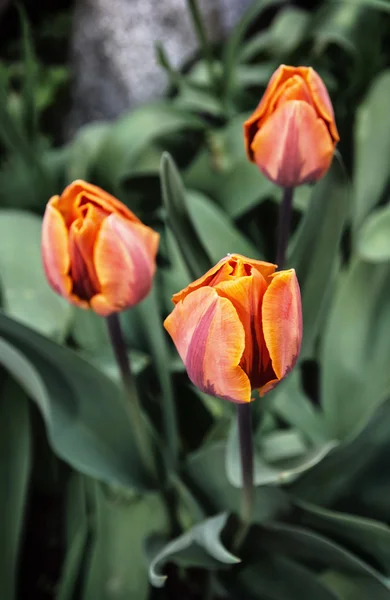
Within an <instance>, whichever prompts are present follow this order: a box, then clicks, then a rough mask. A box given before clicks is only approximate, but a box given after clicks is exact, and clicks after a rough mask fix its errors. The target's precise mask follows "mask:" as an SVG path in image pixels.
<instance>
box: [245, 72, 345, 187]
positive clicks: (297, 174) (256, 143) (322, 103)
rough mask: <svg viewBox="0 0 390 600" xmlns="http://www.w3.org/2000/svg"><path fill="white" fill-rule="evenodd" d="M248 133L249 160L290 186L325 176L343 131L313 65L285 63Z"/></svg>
mask: <svg viewBox="0 0 390 600" xmlns="http://www.w3.org/2000/svg"><path fill="white" fill-rule="evenodd" d="M244 137H245V147H246V152H247V155H248V158H249V160H251V161H252V162H254V163H256V165H257V166H258V168H259V169H260V171H261V172H262V173H263V174H264V175H265V176H266V177H267V178H268V179H270V180H271V181H273V182H274V183H276V184H278V185H280V186H283V187H287V188H291V187H295V186H297V185H300V184H302V183H311V182H314V181H317V180H318V179H320V178H321V177H323V176H324V175H325V173H326V172H327V170H328V169H329V167H330V164H331V162H332V158H333V154H334V151H335V147H336V144H337V142H338V141H339V134H338V132H337V127H336V123H335V119H334V114H333V107H332V103H331V101H330V98H329V95H328V92H327V90H326V87H325V85H324V83H323V81H322V79H321V77H320V76H319V75H318V74H317V73H316V72H315V71H314V70H313V69H312V68H311V67H287V66H286V65H281V66H280V67H279V68H278V69H277V70H276V71H275V73H274V74H273V76H272V77H271V79H270V82H269V84H268V87H267V89H266V91H265V93H264V96H263V97H262V99H261V101H260V104H259V105H258V107H257V108H256V110H255V111H254V113H253V114H252V115H251V116H250V117H249V119H248V120H247V121H246V122H245V123H244Z"/></svg>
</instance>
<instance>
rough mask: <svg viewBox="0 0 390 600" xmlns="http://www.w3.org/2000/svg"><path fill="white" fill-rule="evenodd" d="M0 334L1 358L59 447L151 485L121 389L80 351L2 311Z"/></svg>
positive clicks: (124, 480) (87, 464)
mask: <svg viewBox="0 0 390 600" xmlns="http://www.w3.org/2000/svg"><path fill="white" fill-rule="evenodd" d="M0 336H2V338H4V339H1V338H0V362H1V364H3V366H4V367H5V368H6V369H7V370H8V371H9V372H10V373H11V374H12V375H13V376H14V377H15V379H16V380H17V381H18V382H19V383H20V385H21V386H22V387H23V389H25V391H26V392H27V393H28V394H29V395H30V396H31V398H32V399H33V400H34V401H35V402H36V404H37V406H38V408H39V409H40V411H41V414H42V417H43V419H44V422H45V425H46V430H47V435H48V438H49V441H50V444H51V446H52V448H53V450H54V452H55V453H56V454H57V455H58V456H59V457H60V458H62V459H63V460H65V461H66V462H68V463H69V464H70V465H71V466H72V467H74V468H75V469H76V470H79V471H80V472H82V473H85V474H86V475H91V476H92V477H96V478H97V479H100V480H102V481H106V482H108V483H112V484H119V485H123V486H127V487H135V488H139V489H148V488H150V487H151V486H152V483H151V481H150V478H149V476H148V475H147V473H146V472H145V469H144V467H143V465H141V463H140V458H139V455H138V453H137V450H136V447H135V443H134V440H133V436H132V435H131V426H130V423H129V415H128V412H127V409H126V404H125V399H124V398H123V394H122V391H121V389H120V388H119V387H118V386H116V385H115V383H114V382H113V381H112V380H110V379H109V378H108V377H106V376H105V375H103V374H102V373H100V372H99V371H98V370H97V369H95V368H94V367H93V366H92V365H91V364H89V363H88V362H87V361H85V360H83V359H82V358H81V357H80V356H78V355H77V354H76V353H75V352H73V351H71V350H69V349H67V348H64V347H62V346H59V345H57V344H55V343H54V342H52V341H50V340H48V339H46V338H44V337H42V336H41V335H39V334H38V333H35V332H34V331H33V330H31V329H28V328H27V327H24V326H23V325H20V324H18V323H17V322H16V321H12V320H11V319H9V318H7V317H6V316H5V315H1V314H0Z"/></svg>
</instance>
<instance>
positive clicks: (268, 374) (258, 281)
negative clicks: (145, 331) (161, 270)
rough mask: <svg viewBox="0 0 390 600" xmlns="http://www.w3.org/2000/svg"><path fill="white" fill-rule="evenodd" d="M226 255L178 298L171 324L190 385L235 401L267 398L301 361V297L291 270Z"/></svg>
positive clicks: (167, 320) (169, 317)
mask: <svg viewBox="0 0 390 600" xmlns="http://www.w3.org/2000/svg"><path fill="white" fill-rule="evenodd" d="M275 268H276V267H275V265H272V264H270V263H267V262H262V261H258V260H252V259H249V258H245V257H244V256H240V255H239V254H233V255H228V256H227V257H226V258H224V259H223V260H222V261H220V262H219V263H218V264H217V265H216V266H215V267H213V268H212V269H210V271H208V272H207V273H206V274H205V275H204V276H203V277H201V278H200V279H198V280H197V281H194V283H191V284H190V285H189V286H188V287H187V288H185V289H184V290H182V291H181V292H178V293H177V294H175V295H174V296H173V302H174V304H175V305H176V306H175V308H174V309H173V312H172V313H171V314H170V315H169V316H168V317H167V319H166V320H165V323H164V325H165V328H166V329H167V331H168V333H169V334H170V336H171V337H172V339H173V341H174V343H175V345H176V348H177V350H178V352H179V354H180V357H181V359H182V360H183V362H184V364H185V366H186V369H187V373H188V376H189V378H190V379H191V381H192V382H193V383H194V385H196V386H197V387H198V388H199V389H200V390H202V391H203V392H206V393H207V394H211V395H213V396H218V397H220V398H223V399H225V400H230V401H231V402H236V403H243V402H250V400H251V391H252V390H258V391H259V393H260V395H264V394H265V393H266V392H268V391H269V390H271V389H272V388H273V387H275V385H277V383H278V382H279V381H280V380H281V379H283V377H285V376H286V375H287V373H289V371H290V370H291V369H292V368H293V366H294V365H295V363H296V360H297V357H298V354H299V350H300V346H301V338H302V314H301V297H300V291H299V285H298V281H297V278H296V275H295V271H294V270H293V269H291V270H289V271H279V272H275Z"/></svg>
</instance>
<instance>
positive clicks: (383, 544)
mask: <svg viewBox="0 0 390 600" xmlns="http://www.w3.org/2000/svg"><path fill="white" fill-rule="evenodd" d="M297 505H298V506H299V508H300V509H301V511H302V513H301V515H300V517H299V521H300V523H301V524H302V525H304V526H305V527H306V526H308V527H310V528H312V529H316V530H317V531H319V532H320V533H323V534H325V535H327V536H328V537H333V538H334V539H335V540H337V541H338V542H340V543H343V544H345V545H346V546H348V548H350V549H351V548H353V549H354V550H355V551H356V552H357V553H362V556H365V557H368V556H371V557H372V559H373V560H374V562H375V564H378V565H379V566H380V567H381V569H383V571H384V572H385V573H386V574H387V575H389V572H390V566H389V565H390V528H389V527H388V526H387V525H385V524H384V523H380V522H378V521H373V520H371V519H365V518H363V517H357V516H354V515H348V514H346V513H338V512H334V511H330V510H326V509H324V508H322V507H319V506H314V505H310V504H307V503H304V502H298V503H297Z"/></svg>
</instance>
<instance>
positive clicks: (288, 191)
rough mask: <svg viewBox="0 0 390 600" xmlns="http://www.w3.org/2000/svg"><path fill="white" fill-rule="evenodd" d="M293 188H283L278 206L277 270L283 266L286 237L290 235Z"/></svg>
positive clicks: (286, 243) (285, 252)
mask: <svg viewBox="0 0 390 600" xmlns="http://www.w3.org/2000/svg"><path fill="white" fill-rule="evenodd" d="M293 198H294V188H284V191H283V198H282V202H281V203H280V208H279V222H278V242H277V249H276V264H277V265H278V268H279V270H282V269H283V268H284V265H285V262H286V254H287V246H288V238H289V237H290V228H291V215H292V205H293Z"/></svg>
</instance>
